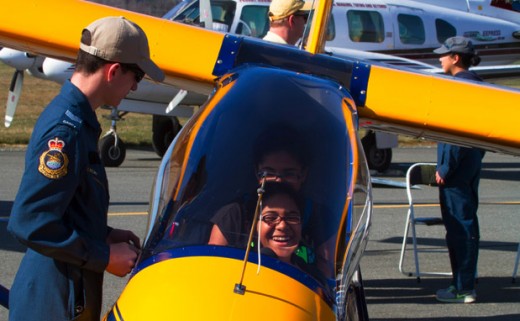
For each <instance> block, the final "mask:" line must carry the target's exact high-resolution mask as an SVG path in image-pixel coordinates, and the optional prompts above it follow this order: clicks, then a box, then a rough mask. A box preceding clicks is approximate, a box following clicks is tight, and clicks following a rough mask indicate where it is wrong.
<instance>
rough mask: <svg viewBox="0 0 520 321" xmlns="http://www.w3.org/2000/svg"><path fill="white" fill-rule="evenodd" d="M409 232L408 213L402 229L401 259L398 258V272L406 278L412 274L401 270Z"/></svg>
mask: <svg viewBox="0 0 520 321" xmlns="http://www.w3.org/2000/svg"><path fill="white" fill-rule="evenodd" d="M409 231H410V212H409V211H408V215H407V216H406V223H405V228H404V235H403V244H402V245H401V257H400V258H399V272H401V273H402V274H404V275H406V276H412V275H413V273H411V272H406V271H404V269H403V264H404V256H405V254H406V246H407V245H408V244H407V243H408V234H409Z"/></svg>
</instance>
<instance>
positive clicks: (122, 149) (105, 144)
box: [98, 135, 126, 167]
mask: <svg viewBox="0 0 520 321" xmlns="http://www.w3.org/2000/svg"><path fill="white" fill-rule="evenodd" d="M98 149H99V157H100V158H101V161H102V162H103V164H105V166H106V167H118V166H119V165H121V164H122V163H123V161H124V160H125V157H126V146H125V143H123V141H122V140H121V138H119V137H118V139H117V144H116V137H115V136H114V135H107V136H105V137H102V138H101V139H100V140H99V143H98Z"/></svg>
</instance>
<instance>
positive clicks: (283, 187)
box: [262, 181, 304, 216]
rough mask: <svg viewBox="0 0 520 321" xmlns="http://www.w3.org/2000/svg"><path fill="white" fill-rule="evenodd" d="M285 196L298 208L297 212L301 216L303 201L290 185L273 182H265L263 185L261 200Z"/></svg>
mask: <svg viewBox="0 0 520 321" xmlns="http://www.w3.org/2000/svg"><path fill="white" fill-rule="evenodd" d="M280 194H281V195H287V196H289V197H290V198H291V199H292V200H293V201H294V203H295V204H296V206H297V207H298V210H299V211H300V215H302V216H303V209H304V201H303V197H302V196H301V195H300V194H299V193H298V192H297V191H295V190H294V188H292V186H291V185H289V184H287V183H280V182H274V181H269V182H266V183H265V185H264V194H263V196H262V200H263V201H264V202H265V201H268V200H269V199H270V198H271V197H273V196H276V195H280Z"/></svg>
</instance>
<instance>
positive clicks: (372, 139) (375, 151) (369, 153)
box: [361, 131, 392, 172]
mask: <svg viewBox="0 0 520 321" xmlns="http://www.w3.org/2000/svg"><path fill="white" fill-rule="evenodd" d="M361 143H362V144H363V149H364V150H365V155H366V157H367V163H368V168H370V169H373V170H376V171H378V172H384V171H386V170H387V169H388V168H389V167H390V164H391V163H392V149H391V148H383V149H379V148H377V145H376V134H375V133H374V132H373V131H370V132H369V133H368V134H367V135H366V136H365V137H363V138H362V139H361Z"/></svg>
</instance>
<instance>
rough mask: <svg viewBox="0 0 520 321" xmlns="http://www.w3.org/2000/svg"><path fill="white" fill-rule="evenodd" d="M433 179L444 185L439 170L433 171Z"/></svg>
mask: <svg viewBox="0 0 520 321" xmlns="http://www.w3.org/2000/svg"><path fill="white" fill-rule="evenodd" d="M435 181H436V182H437V184H438V185H444V178H442V177H441V175H439V172H435Z"/></svg>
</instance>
